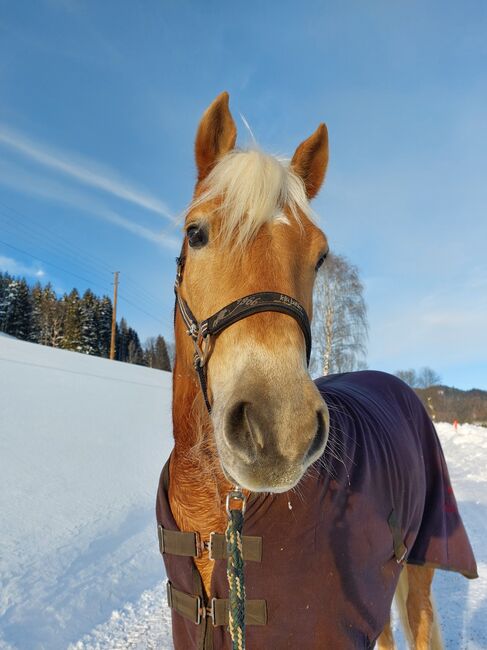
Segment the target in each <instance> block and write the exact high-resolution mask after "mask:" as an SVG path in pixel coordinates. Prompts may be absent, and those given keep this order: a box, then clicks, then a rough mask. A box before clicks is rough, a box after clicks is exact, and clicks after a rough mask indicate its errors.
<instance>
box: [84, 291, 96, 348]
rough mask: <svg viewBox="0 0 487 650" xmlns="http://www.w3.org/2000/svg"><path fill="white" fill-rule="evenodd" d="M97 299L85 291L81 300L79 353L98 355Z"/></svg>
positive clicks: (91, 292) (91, 293) (90, 292)
mask: <svg viewBox="0 0 487 650" xmlns="http://www.w3.org/2000/svg"><path fill="white" fill-rule="evenodd" d="M97 307H98V299H97V297H96V296H95V294H94V293H93V291H91V289H87V290H86V291H85V293H84V294H83V297H82V299H81V305H80V310H81V338H80V352H84V353H85V354H92V355H96V354H98V350H99V343H98V322H97V321H98V317H97V311H98V309H97Z"/></svg>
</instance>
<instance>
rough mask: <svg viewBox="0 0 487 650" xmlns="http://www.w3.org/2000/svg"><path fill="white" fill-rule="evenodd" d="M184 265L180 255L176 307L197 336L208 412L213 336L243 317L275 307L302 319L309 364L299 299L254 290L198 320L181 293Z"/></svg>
mask: <svg viewBox="0 0 487 650" xmlns="http://www.w3.org/2000/svg"><path fill="white" fill-rule="evenodd" d="M183 267H184V258H181V257H179V258H178V259H177V274H176V282H175V285H174V292H175V294H176V308H179V311H180V313H181V316H182V319H183V321H184V324H185V325H186V328H187V329H186V333H187V334H188V335H189V336H190V337H191V339H192V340H193V345H194V349H195V354H194V358H193V363H194V368H195V371H196V373H197V375H198V379H199V382H200V386H201V392H202V393H203V398H204V400H205V404H206V408H207V409H208V412H211V404H210V401H209V398H208V383H207V377H206V362H207V361H208V357H209V351H210V350H209V348H210V340H211V337H212V336H213V337H214V336H217V335H218V334H220V333H221V332H222V331H223V330H225V329H226V328H227V327H230V325H233V324H234V323H237V322H238V321H239V320H242V319H244V318H247V317H248V316H252V315H253V314H258V313H261V312H265V311H275V312H280V313H281V314H287V315H288V316H291V317H292V318H294V320H295V321H296V322H297V323H298V325H299V326H300V328H301V331H302V332H303V336H304V340H305V344H306V361H307V363H308V365H309V359H310V355H311V327H310V323H309V318H308V315H307V313H306V310H305V309H304V307H303V306H302V305H301V304H300V303H299V302H298V301H297V300H295V299H294V298H291V297H290V296H288V295H286V294H284V293H278V292H275V291H261V292H259V293H251V294H249V295H248V296H244V297H243V298H239V299H238V300H234V301H233V302H231V303H230V304H229V305H227V306H226V307H223V308H222V309H220V310H219V311H217V312H216V313H215V314H213V316H210V317H209V318H206V319H205V320H202V321H200V322H198V321H197V320H196V318H195V316H194V315H193V312H192V311H191V309H190V308H189V305H188V303H187V302H186V301H185V300H184V298H183V297H182V296H181V294H180V293H179V286H180V283H181V280H182V274H183ZM176 308H175V314H176Z"/></svg>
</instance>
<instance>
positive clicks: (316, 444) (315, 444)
mask: <svg viewBox="0 0 487 650" xmlns="http://www.w3.org/2000/svg"><path fill="white" fill-rule="evenodd" d="M316 416H317V421H318V422H317V426H316V433H315V435H314V438H313V440H312V441H311V445H310V446H309V449H308V451H307V453H306V458H312V457H313V456H315V455H316V454H317V453H318V452H319V451H320V450H321V451H323V450H322V449H321V448H322V447H323V443H324V442H325V435H326V427H325V418H324V417H323V411H322V410H321V409H320V410H319V411H318V412H317V414H316Z"/></svg>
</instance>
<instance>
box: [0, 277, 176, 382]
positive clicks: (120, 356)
mask: <svg viewBox="0 0 487 650" xmlns="http://www.w3.org/2000/svg"><path fill="white" fill-rule="evenodd" d="M112 313H113V307H112V301H111V300H110V298H109V297H108V296H101V297H99V296H97V295H95V294H94V293H93V291H91V289H87V290H86V291H85V292H84V294H83V295H80V294H79V292H78V290H77V289H73V290H72V291H71V292H70V293H64V294H63V295H62V296H61V297H58V296H57V294H56V292H55V291H54V289H53V288H52V285H51V284H50V283H48V284H46V285H44V286H42V285H41V284H40V283H37V284H35V285H34V286H32V287H31V286H30V285H29V284H28V283H27V281H26V280H25V278H16V277H13V276H11V275H9V274H8V273H0V331H1V332H5V333H6V334H10V335H11V336H15V337H16V338H18V339H21V340H23V341H31V342H32V343H40V344H42V345H49V346H51V347H54V348H62V349H64V350H73V351H75V352H82V353H84V354H90V355H93V356H98V357H105V358H108V357H109V354H110V340H111V328H112ZM115 358H116V359H117V360H118V361H125V362H128V363H136V364H139V365H144V366H149V367H150V368H158V369H160V370H170V369H171V364H170V361H169V355H168V352H167V346H166V342H165V340H164V338H163V337H162V336H157V337H152V338H150V339H148V340H147V341H146V342H145V344H144V345H142V344H141V342H140V339H139V335H138V334H137V332H136V331H135V330H134V329H133V328H132V327H130V326H129V325H128V324H127V322H126V320H125V319H124V318H122V319H121V320H120V322H119V323H117V324H116V334H115Z"/></svg>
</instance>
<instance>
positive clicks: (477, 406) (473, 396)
mask: <svg viewBox="0 0 487 650" xmlns="http://www.w3.org/2000/svg"><path fill="white" fill-rule="evenodd" d="M414 390H415V391H416V393H417V394H418V395H419V397H420V398H421V401H422V402H423V404H424V405H425V406H426V408H427V409H428V413H429V414H430V415H431V417H432V418H433V419H434V420H435V421H436V422H453V421H454V420H458V422H470V423H471V424H482V425H483V426H486V427H487V391H485V390H479V389H477V388H474V389H472V390H459V389H458V388H451V387H449V386H430V387H429V388H415V389H414Z"/></svg>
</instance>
